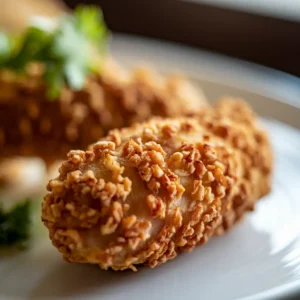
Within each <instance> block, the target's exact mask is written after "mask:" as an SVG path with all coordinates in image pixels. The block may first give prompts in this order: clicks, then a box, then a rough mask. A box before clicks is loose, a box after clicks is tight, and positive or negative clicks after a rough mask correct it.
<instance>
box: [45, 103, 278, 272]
mask: <svg viewBox="0 0 300 300" xmlns="http://www.w3.org/2000/svg"><path fill="white" fill-rule="evenodd" d="M271 172H272V155H271V149H270V144H269V141H268V138H267V136H266V134H265V133H264V132H263V131H262V130H261V129H260V127H259V125H258V124H257V122H256V119H255V116H254V114H253V112H252V111H251V110H250V108H249V107H248V106H247V105H246V104H245V103H243V102H241V101H234V100H231V99H225V100H223V101H221V102H219V103H218V104H217V105H216V107H215V108H207V109H206V110H204V111H203V113H202V115H201V116H199V117H198V118H197V119H196V118H179V119H178V118H177V119H152V120H150V121H148V122H146V123H140V124H135V125H133V126H132V127H129V128H125V129H120V130H113V131H110V132H109V134H108V135H107V137H106V138H104V139H102V140H100V141H99V142H97V143H95V144H93V145H91V146H90V147H89V149H88V150H87V151H79V150H73V151H70V152H69V153H68V158H67V160H66V161H65V162H63V164H62V166H61V167H60V175H59V176H58V177H57V178H56V179H54V180H51V181H50V182H49V184H48V187H47V188H48V191H49V193H48V194H47V195H46V196H45V198H44V201H43V204H42V220H43V222H44V224H45V225H46V226H47V228H48V229H49V235H50V238H51V240H52V243H53V245H54V246H55V247H56V248H57V249H58V250H59V251H60V252H61V253H62V254H63V257H64V258H65V259H66V260H67V261H69V262H80V263H93V264H99V266H100V267H101V268H103V269H108V268H112V269H114V270H124V269H128V268H130V269H132V270H136V266H137V265H139V264H145V265H148V266H150V267H155V266H157V265H159V264H162V263H164V262H166V261H167V260H170V259H173V258H175V257H176V256H177V254H178V253H180V252H182V251H190V250H192V249H193V248H194V247H195V246H196V245H202V244H204V243H205V242H207V241H208V239H209V238H210V237H211V236H212V235H220V234H222V233H223V232H224V231H225V230H227V229H229V228H231V227H232V226H233V225H234V224H235V223H236V222H237V221H238V220H239V219H240V218H241V217H242V216H243V215H244V213H245V212H246V211H248V210H252V209H253V208H254V205H255V202H256V201H257V200H258V199H259V198H260V197H262V196H264V195H266V194H267V193H268V192H269V189H270V176H271Z"/></svg>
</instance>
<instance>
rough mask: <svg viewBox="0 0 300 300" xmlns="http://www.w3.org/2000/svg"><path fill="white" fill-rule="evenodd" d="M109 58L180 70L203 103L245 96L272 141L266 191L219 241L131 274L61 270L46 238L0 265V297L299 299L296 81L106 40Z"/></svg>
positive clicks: (299, 88) (200, 56) (164, 48)
mask: <svg viewBox="0 0 300 300" xmlns="http://www.w3.org/2000/svg"><path fill="white" fill-rule="evenodd" d="M112 51H113V53H114V56H115V57H117V58H118V59H119V60H120V61H121V62H123V63H125V64H127V65H132V64H140V63H143V62H145V61H147V62H148V63H150V64H152V65H154V66H155V67H156V68H158V69H160V70H161V71H162V72H170V71H172V72H173V71H178V72H183V73H185V74H187V76H188V77H190V78H191V79H192V80H193V81H194V83H195V84H199V85H201V86H202V87H203V89H204V91H205V93H206V95H207V96H208V98H210V99H212V100H214V99H216V98H217V97H218V96H220V95H224V94H227V95H233V96H240V97H243V98H246V99H247V100H248V101H249V102H250V103H251V105H252V106H253V107H254V108H255V109H256V110H257V111H258V112H259V113H260V114H261V115H262V116H264V117H265V119H264V123H265V125H266V128H267V129H268V130H269V132H270V135H271V138H272V143H273V147H274V151H275V160H276V166H275V176H274V181H273V191H272V193H271V194H270V195H269V196H267V197H266V198H265V199H263V200H261V201H260V202H259V203H258V205H257V207H256V210H255V212H254V213H252V214H249V215H248V216H247V217H246V218H245V219H244V221H243V222H241V223H240V224H238V225H237V226H236V227H235V228H234V229H233V230H232V231H230V232H229V233H227V234H226V235H225V236H222V237H219V238H214V239H212V240H211V241H209V243H207V244H206V245H205V246H203V247H200V248H197V249H195V250H194V251H193V252H192V253H188V254H183V255H180V256H179V257H178V258H176V259H175V260H173V261H171V262H168V263H166V264H164V265H162V266H159V267H158V268H155V269H148V268H141V269H139V271H138V272H137V273H133V272H131V271H129V272H112V271H108V272H106V271H102V270H100V269H99V268H98V267H96V266H89V265H76V264H68V263H65V262H64V261H62V259H61V257H60V255H59V254H58V253H57V251H56V250H55V249H54V248H53V247H52V246H51V245H50V242H49V241H48V240H47V239H44V240H40V241H39V242H38V243H37V244H36V245H34V247H33V248H32V249H31V250H29V251H27V252H23V253H21V254H19V255H17V256H6V257H1V258H0V298H1V299H66V298H68V299H103V300H109V299H113V300H119V299H131V300H140V299H145V300H148V299H149V300H150V299H151V300H152V299H156V300H160V299H174V300H179V299H209V300H213V299H222V300H226V299H253V300H254V299H288V298H289V297H295V299H296V298H297V299H299V298H298V297H300V236H299V233H300V201H299V195H300V172H299V170H300V157H299V151H300V131H299V130H298V129H300V80H299V79H297V78H294V77H292V76H289V75H286V74H282V73H280V72H277V71H274V70H270V69H267V68H263V67H259V66H255V65H252V64H248V63H245V62H240V61H237V60H232V59H228V58H224V57H221V56H216V55H213V54H208V53H204V52H200V51H198V50H193V49H190V48H185V47H181V46H175V45H172V44H168V43H160V42H155V41H149V40H144V39H137V38H134V37H128V36H116V37H115V39H114V41H113V43H112ZM287 124H289V125H287ZM292 126H293V127H294V128H293V127H292ZM296 128H298V129H296ZM297 293H299V294H298V296H297Z"/></svg>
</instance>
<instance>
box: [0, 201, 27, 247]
mask: <svg viewBox="0 0 300 300" xmlns="http://www.w3.org/2000/svg"><path fill="white" fill-rule="evenodd" d="M30 227H31V202H30V201H29V200H26V201H24V202H22V203H20V204H17V205H16V206H15V207H14V208H13V209H11V210H10V211H9V212H3V211H2V210H0V247H3V246H5V247H6V246H12V245H15V244H18V245H20V246H25V243H26V241H27V240H28V239H29V236H30Z"/></svg>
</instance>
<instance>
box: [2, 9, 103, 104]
mask: <svg viewBox="0 0 300 300" xmlns="http://www.w3.org/2000/svg"><path fill="white" fill-rule="evenodd" d="M107 35H108V31H107V27H106V25H105V22H104V20H103V15H102V12H101V10H100V9H99V8H97V7H93V6H84V7H78V8H77V9H76V10H75V12H74V14H73V15H63V16H61V17H60V18H59V19H58V20H57V22H55V21H54V20H49V19H45V18H41V17H39V18H35V19H34V20H33V22H32V24H31V25H30V26H29V27H28V28H27V30H26V31H25V32H24V33H23V34H22V35H21V36H10V35H8V34H4V33H0V69H9V70H11V71H13V72H16V73H21V74H22V73H23V74H26V69H27V66H28V65H29V64H30V63H33V62H39V63H42V64H43V68H44V73H43V76H44V80H45V83H46V85H47V91H48V96H49V97H50V98H51V99H53V98H57V97H58V96H59V94H60V91H61V89H62V88H63V87H64V86H65V85H67V86H69V87H70V88H71V89H73V90H80V89H81V88H82V87H83V86H84V83H85V81H86V78H87V75H88V74H89V73H94V72H99V66H98V65H97V63H95V60H97V61H99V58H100V60H101V59H102V58H103V56H104V53H105V48H106V47H105V46H106V39H107ZM95 52H96V55H95ZM95 65H96V67H95Z"/></svg>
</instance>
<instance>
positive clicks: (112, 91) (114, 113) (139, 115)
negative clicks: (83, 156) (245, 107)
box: [0, 60, 206, 162]
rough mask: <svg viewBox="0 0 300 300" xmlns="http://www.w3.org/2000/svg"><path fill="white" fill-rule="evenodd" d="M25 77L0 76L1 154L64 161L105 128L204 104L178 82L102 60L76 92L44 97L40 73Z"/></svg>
mask: <svg viewBox="0 0 300 300" xmlns="http://www.w3.org/2000/svg"><path fill="white" fill-rule="evenodd" d="M33 67H35V68H34V69H32V70H29V75H28V76H27V77H25V78H24V77H19V76H16V75H14V74H12V73H10V72H9V71H3V70H2V71H1V73H0V88H1V95H0V156H1V157H8V156H14V155H19V156H40V157H41V158H43V159H44V160H45V161H46V162H47V161H53V160H55V159H60V158H64V157H65V156H64V155H65V153H67V152H68V151H69V150H70V149H85V148H86V147H87V146H88V145H89V144H91V143H92V142H95V141H97V140H98V139H99V138H101V137H103V136H104V135H105V134H106V133H107V132H108V131H109V130H111V129H113V128H120V127H123V126H129V125H131V124H132V123H134V122H136V121H145V120H147V119H149V118H150V117H152V116H162V117H178V116H184V115H191V114H195V113H198V112H199V110H200V109H201V108H202V107H203V106H206V101H205V99H204V97H203V95H202V94H201V92H200V91H199V92H198V91H196V89H195V88H194V87H192V86H191V84H190V83H189V82H187V81H186V80H184V79H182V78H178V77H175V76H169V77H166V78H162V77H160V76H159V75H158V74H155V73H153V72H151V71H150V70H147V69H137V70H134V71H132V72H131V73H126V72H125V71H124V70H121V69H120V68H119V67H118V66H116V65H114V64H113V63H112V62H111V61H109V60H108V61H107V62H106V64H105V67H104V68H103V72H102V75H99V76H90V78H89V79H88V81H87V83H86V85H85V87H84V88H83V89H82V90H81V91H77V92H74V91H71V90H69V89H65V90H63V91H62V93H61V96H60V98H59V99H57V100H52V101H51V100H49V99H48V98H47V95H46V90H45V86H44V83H43V81H42V79H41V71H40V72H37V70H36V69H37V68H36V66H32V68H33Z"/></svg>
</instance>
